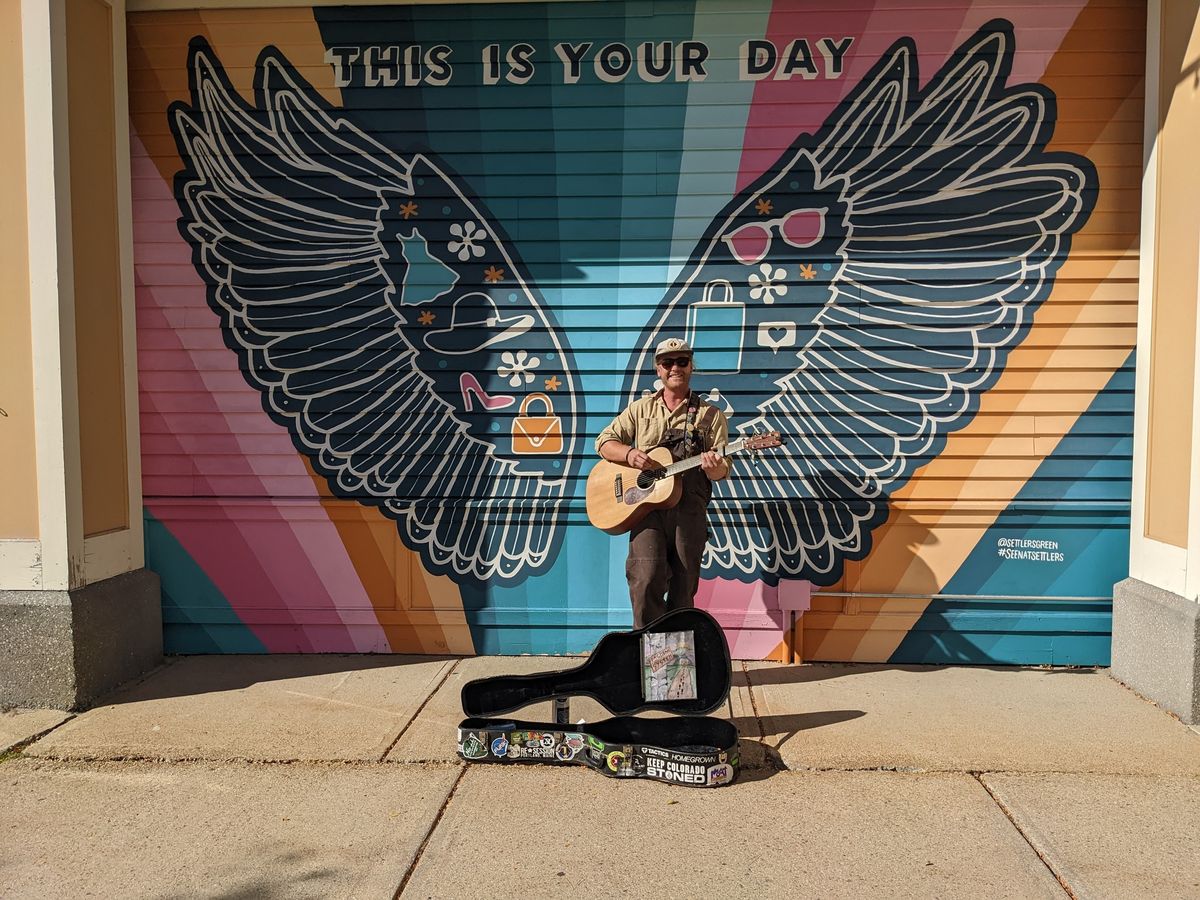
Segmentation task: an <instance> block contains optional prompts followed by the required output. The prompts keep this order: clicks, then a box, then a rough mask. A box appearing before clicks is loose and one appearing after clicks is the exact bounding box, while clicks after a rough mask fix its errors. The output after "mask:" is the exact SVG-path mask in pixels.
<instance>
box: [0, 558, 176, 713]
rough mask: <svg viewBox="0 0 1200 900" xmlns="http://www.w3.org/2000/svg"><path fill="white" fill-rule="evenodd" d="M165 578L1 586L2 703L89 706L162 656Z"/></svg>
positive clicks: (144, 575) (145, 573)
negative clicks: (65, 586)
mask: <svg viewBox="0 0 1200 900" xmlns="http://www.w3.org/2000/svg"><path fill="white" fill-rule="evenodd" d="M162 646H163V644H162V596H161V592H160V588H159V582H158V576H157V575H156V574H154V573H153V572H151V571H150V570H149V569H139V570H138V571H136V572H128V573H126V574H124V575H118V576H116V577H115V578H108V579H106V580H104V581H98V582H96V583H95V584H89V585H88V586H87V587H85V588H81V589H79V590H74V591H0V706H3V707H11V706H29V707H52V708H55V709H82V708H84V707H86V706H87V705H88V704H89V703H91V702H92V701H93V700H95V699H96V698H97V697H98V696H100V695H101V694H103V693H105V692H106V691H110V690H112V689H113V688H114V687H116V686H117V685H119V684H120V683H121V682H123V681H128V680H129V679H131V678H135V677H137V676H138V675H140V674H142V673H143V672H145V671H147V670H149V669H151V668H153V667H154V666H156V665H158V663H160V662H161V661H162V655H163V654H162Z"/></svg>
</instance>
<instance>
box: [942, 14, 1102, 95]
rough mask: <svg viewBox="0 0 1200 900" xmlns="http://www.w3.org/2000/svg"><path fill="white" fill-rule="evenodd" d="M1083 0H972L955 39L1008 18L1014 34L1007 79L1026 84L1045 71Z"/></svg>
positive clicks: (1076, 15)
mask: <svg viewBox="0 0 1200 900" xmlns="http://www.w3.org/2000/svg"><path fill="white" fill-rule="evenodd" d="M1086 5H1087V0H1056V2H1055V3H1054V4H1052V5H1051V4H1045V5H1032V6H1015V7H1014V6H1013V5H1012V4H1011V3H1009V2H1006V0H975V2H974V3H973V4H972V7H971V14H970V16H969V17H968V19H967V23H966V25H964V26H963V29H962V30H961V31H960V32H959V34H958V37H957V39H956V40H957V41H958V42H961V41H964V40H966V39H967V38H968V37H970V36H971V34H972V33H973V32H974V31H975V29H976V28H978V27H979V26H980V25H982V24H983V23H984V22H987V21H989V20H991V19H996V18H1002V19H1008V20H1009V21H1010V22H1012V23H1013V33H1014V34H1015V35H1016V36H1017V51H1016V53H1015V54H1013V66H1012V74H1011V75H1009V77H1008V83H1009V84H1010V85H1012V84H1029V83H1030V82H1036V81H1037V80H1038V79H1039V78H1041V77H1042V76H1043V75H1044V74H1046V66H1048V65H1049V64H1050V60H1051V59H1052V58H1053V57H1054V54H1055V53H1057V52H1058V48H1059V47H1061V46H1062V43H1063V41H1064V40H1066V37H1067V34H1068V33H1069V32H1070V31H1071V26H1072V25H1074V24H1075V20H1076V19H1078V18H1079V14H1080V13H1081V12H1083V8H1084V7H1085V6H1086Z"/></svg>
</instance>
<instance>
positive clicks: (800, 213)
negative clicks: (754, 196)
mask: <svg viewBox="0 0 1200 900" xmlns="http://www.w3.org/2000/svg"><path fill="white" fill-rule="evenodd" d="M776 229H778V230H779V236H780V237H781V238H783V241H784V243H785V244H789V245H790V246H792V247H795V248H797V249H799V250H803V249H804V248H805V247H811V246H812V245H813V244H815V243H817V242H818V241H820V240H821V238H823V237H824V236H825V210H823V209H794V210H792V211H791V212H790V213H788V214H787V215H786V216H781V217H780V218H778V219H769V220H767V221H766V222H748V223H747V224H745V225H743V226H741V227H740V228H735V229H734V230H733V231H731V232H729V234H725V235H722V236H721V240H723V241H724V242H725V243H726V244H728V245H729V250H730V252H731V253H733V255H734V258H735V259H737V261H738V262H740V263H742V264H744V265H747V266H752V265H754V264H755V263H757V262H759V261H760V260H762V258H763V257H765V256H766V255H767V251H768V250H770V249H771V241H772V239H773V235H772V232H773V231H775V230H776Z"/></svg>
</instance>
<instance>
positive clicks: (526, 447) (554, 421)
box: [512, 393, 563, 456]
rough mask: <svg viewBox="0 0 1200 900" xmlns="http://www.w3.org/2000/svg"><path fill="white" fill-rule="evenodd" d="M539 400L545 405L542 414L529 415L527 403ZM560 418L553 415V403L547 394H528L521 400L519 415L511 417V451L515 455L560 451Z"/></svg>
mask: <svg viewBox="0 0 1200 900" xmlns="http://www.w3.org/2000/svg"><path fill="white" fill-rule="evenodd" d="M535 400H540V401H541V402H542V403H543V404H544V405H545V407H546V414H545V415H544V416H531V415H530V414H529V405H530V404H531V403H533V402H534V401H535ZM562 449H563V433H562V419H560V418H559V417H558V416H556V415H554V403H553V401H552V400H551V399H550V396H549V395H548V394H541V393H538V394H530V395H529V396H528V397H526V398H525V399H524V400H522V401H521V410H520V413H519V415H518V416H517V417H516V418H515V419H513V427H512V452H513V453H514V454H515V455H517V456H532V455H535V454H536V455H547V454H550V453H562Z"/></svg>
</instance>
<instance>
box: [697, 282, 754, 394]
mask: <svg viewBox="0 0 1200 900" xmlns="http://www.w3.org/2000/svg"><path fill="white" fill-rule="evenodd" d="M745 323H746V304H744V303H735V302H734V300H733V285H731V284H730V283H729V282H728V281H726V280H725V279H724V278H718V279H716V280H714V281H710V282H709V283H708V284H706V285H705V286H704V299H703V300H697V301H696V302H695V303H693V304H692V305H691V306H689V307H688V311H687V342H688V343H689V344H690V345H691V347H692V349H693V350H694V351H695V352H696V354H697V357H698V359H700V360H701V361H702V363H703V365H704V373H705V374H706V375H736V374H737V373H738V372H740V371H741V369H742V330H743V328H744V327H745Z"/></svg>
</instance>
